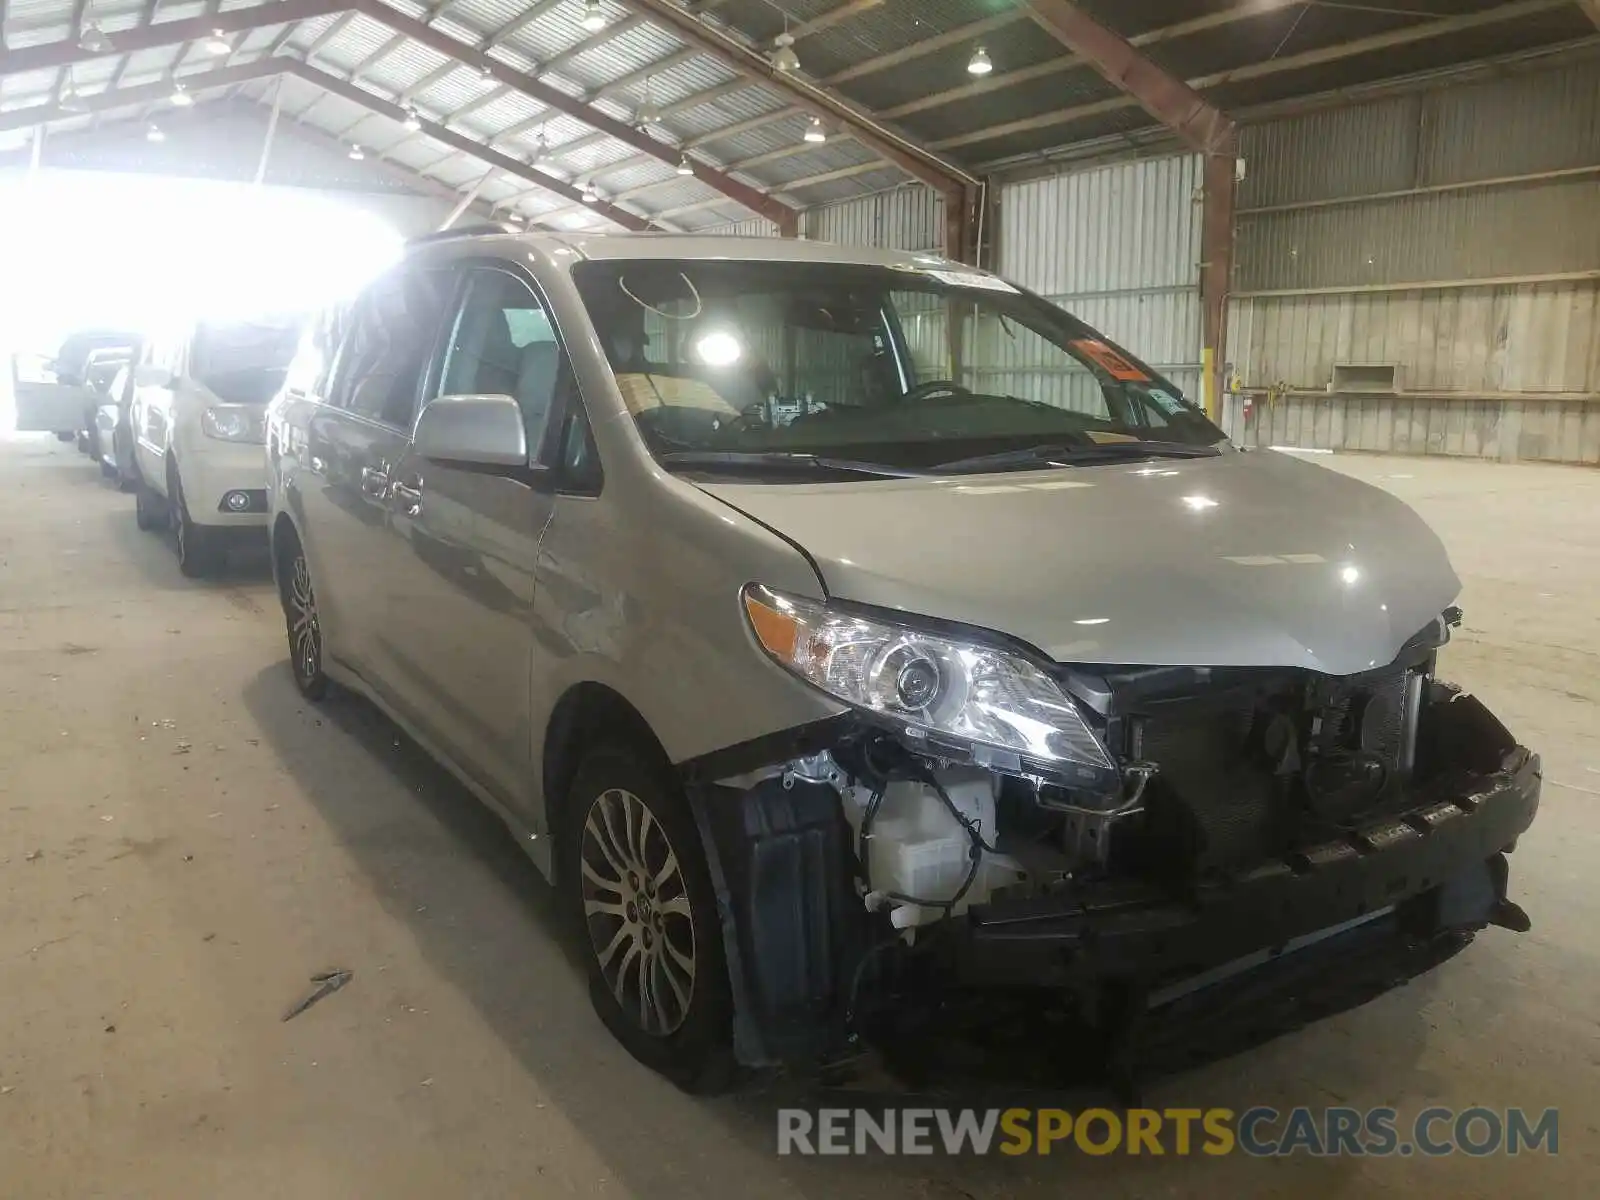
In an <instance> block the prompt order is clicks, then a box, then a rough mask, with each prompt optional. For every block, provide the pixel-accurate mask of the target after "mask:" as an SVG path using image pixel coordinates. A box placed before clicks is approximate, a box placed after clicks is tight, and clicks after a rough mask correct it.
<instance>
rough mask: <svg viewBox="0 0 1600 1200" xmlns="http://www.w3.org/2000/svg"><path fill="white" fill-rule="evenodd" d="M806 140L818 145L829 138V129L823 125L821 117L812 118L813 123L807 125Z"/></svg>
mask: <svg viewBox="0 0 1600 1200" xmlns="http://www.w3.org/2000/svg"><path fill="white" fill-rule="evenodd" d="M805 140H806V141H808V142H811V143H812V144H813V145H817V146H820V145H821V144H822V143H823V142H825V141H827V140H828V131H827V130H826V129H824V128H823V127H822V118H821V117H812V118H811V124H809V125H807V126H806V133H805Z"/></svg>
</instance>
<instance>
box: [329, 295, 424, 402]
mask: <svg viewBox="0 0 1600 1200" xmlns="http://www.w3.org/2000/svg"><path fill="white" fill-rule="evenodd" d="M444 286H445V278H444V277H443V276H441V275H439V274H437V273H434V272H427V271H405V270H400V271H394V272H391V273H390V274H389V275H387V276H385V277H384V278H383V279H380V280H379V281H378V282H377V283H375V284H373V285H372V286H371V287H370V288H368V289H367V291H365V292H364V293H362V295H361V297H360V298H359V299H358V300H357V301H356V303H355V307H354V309H353V310H352V311H351V314H350V324H349V332H348V334H347V335H346V337H345V339H344V342H343V344H342V345H341V346H340V349H339V361H338V364H337V366H336V367H335V369H334V378H333V386H332V388H331V389H330V391H329V396H328V400H329V402H330V403H331V404H333V405H335V406H336V407H339V408H346V409H349V410H350V411H351V412H353V413H357V414H359V415H361V416H363V417H368V418H370V419H372V420H374V421H381V422H383V423H384V424H386V425H393V426H395V427H396V428H399V429H409V428H410V427H411V424H412V422H413V421H414V420H415V418H416V408H417V394H418V392H419V391H420V390H421V376H422V372H423V370H424V368H425V367H426V366H427V364H428V356H429V354H430V353H431V352H432V350H433V344H434V338H435V337H436V335H437V332H438V328H439V320H440V318H441V316H442V315H443V311H444Z"/></svg>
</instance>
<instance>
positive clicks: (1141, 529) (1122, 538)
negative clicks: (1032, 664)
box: [699, 448, 1460, 675]
mask: <svg viewBox="0 0 1600 1200" xmlns="http://www.w3.org/2000/svg"><path fill="white" fill-rule="evenodd" d="M699 486H700V487H702V488H703V489H704V490H705V491H707V492H709V493H710V494H712V495H713V496H716V497H717V498H718V499H720V500H722V501H723V502H724V503H726V504H729V505H731V506H733V507H734V508H737V509H739V510H740V511H742V512H744V513H746V514H747V515H749V516H750V517H752V518H754V519H755V520H757V521H759V522H761V523H762V524H764V525H766V526H768V527H770V528H771V529H773V530H775V531H777V532H778V533H780V534H782V535H783V536H784V537H786V538H788V539H789V540H791V541H793V542H794V543H795V544H796V545H798V546H799V547H801V548H802V549H803V550H804V551H805V552H806V553H807V554H808V555H810V556H811V558H812V560H813V561H814V562H815V563H816V566H817V569H818V571H819V572H820V573H821V576H822V582H823V584H824V585H825V587H826V588H827V591H828V593H829V594H830V595H831V596H834V597H837V598H840V599H846V600H853V601H857V602H860V603H863V604H871V605H877V606H879V607H882V608H888V609H899V610H901V611H904V612H906V613H913V614H918V615H922V616H929V617H937V618H942V619H944V620H949V621H959V622H964V623H966V624H971V625H977V626H982V627H984V628H987V629H993V630H998V631H1000V632H1002V633H1006V634H1009V635H1011V636H1013V637H1018V638H1021V639H1023V640H1025V641H1027V642H1029V643H1031V644H1032V645H1034V646H1036V647H1038V648H1039V649H1040V650H1042V651H1043V652H1044V653H1045V654H1047V655H1049V656H1050V658H1052V659H1054V660H1056V661H1058V662H1081V663H1123V664H1139V665H1165V666H1296V667H1306V668H1308V669H1311V670H1315V671H1320V672H1324V673H1327V674H1334V675H1346V674H1351V673H1353V672H1356V671H1363V670H1366V669H1368V668H1370V667H1375V666H1381V665H1383V664H1384V663H1387V662H1389V661H1391V660H1392V659H1393V658H1394V657H1395V655H1396V654H1398V653H1399V651H1400V647H1401V646H1402V644H1403V643H1404V642H1405V641H1406V640H1407V639H1408V638H1410V637H1411V636H1412V635H1413V634H1415V633H1417V631H1418V630H1420V629H1421V628H1422V627H1423V626H1424V625H1426V624H1427V623H1428V622H1429V621H1431V620H1432V619H1433V618H1435V617H1437V616H1438V615H1439V613H1440V612H1441V611H1442V610H1443V609H1444V608H1445V607H1447V606H1448V605H1449V604H1450V602H1451V601H1452V600H1453V599H1454V598H1455V597H1456V595H1457V593H1458V592H1459V590H1460V581H1459V580H1458V579H1457V578H1456V575H1455V572H1454V571H1453V570H1452V569H1451V566H1450V562H1449V559H1448V558H1447V557H1446V555H1445V551H1444V547H1443V546H1442V545H1441V544H1440V542H1439V539H1438V537H1437V536H1436V535H1435V534H1434V533H1433V531H1432V530H1431V529H1429V528H1428V526H1427V525H1425V524H1424V523H1423V521H1422V519H1421V518H1420V517H1418V516H1417V514H1416V513H1414V512H1413V511H1412V510H1411V509H1410V508H1408V507H1407V506H1406V505H1404V504H1402V503H1401V502H1400V501H1399V500H1396V499H1395V498H1394V497H1393V496H1391V495H1389V494H1388V493H1387V492H1384V491H1381V490H1380V489H1378V488H1375V487H1372V486H1370V485H1368V484H1365V483H1362V482H1360V481H1358V480H1355V479H1351V478H1349V477H1348V476H1345V475H1341V474H1339V473H1337V472H1334V471H1330V470H1327V469H1325V468H1323V467H1319V466H1315V465H1313V464H1311V463H1308V462H1305V461H1303V460H1301V459H1297V458H1295V457H1292V456H1290V455H1285V454H1277V453H1274V452H1271V451H1250V452H1241V451H1237V450H1234V449H1231V448H1229V449H1227V450H1226V451H1225V452H1224V453H1222V454H1220V455H1218V456H1217V457H1215V458H1204V459H1153V460H1149V461H1145V462H1139V463H1132V464H1117V465H1101V466H1086V467H1076V468H1066V469H1051V470H1043V471H1027V472H1010V473H1007V474H999V475H983V476H961V477H944V478H929V479H904V480H902V479H895V480H864V481H861V482H854V481H852V482H846V483H798V484H779V483H764V482H763V483H749V482H733V481H727V480H715V481H705V480H702V481H701V482H700V483H699ZM757 582H759V581H757Z"/></svg>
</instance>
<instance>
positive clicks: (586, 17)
mask: <svg viewBox="0 0 1600 1200" xmlns="http://www.w3.org/2000/svg"><path fill="white" fill-rule="evenodd" d="M578 24H580V25H582V26H583V27H584V28H585V29H587V30H588V31H589V32H590V33H599V32H600V31H601V30H602V29H604V28H605V27H606V14H605V13H603V12H601V11H600V0H583V20H581V21H579V22H578Z"/></svg>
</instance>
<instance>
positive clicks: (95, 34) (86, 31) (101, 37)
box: [78, 21, 116, 54]
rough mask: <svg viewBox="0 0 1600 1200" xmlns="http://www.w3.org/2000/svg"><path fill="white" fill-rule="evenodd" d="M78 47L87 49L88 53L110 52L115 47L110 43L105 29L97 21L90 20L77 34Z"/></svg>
mask: <svg viewBox="0 0 1600 1200" xmlns="http://www.w3.org/2000/svg"><path fill="white" fill-rule="evenodd" d="M78 49H80V50H87V51H88V52H89V53H90V54H110V53H111V51H113V50H114V49H116V47H115V46H113V45H112V44H111V39H110V38H108V37H107V36H106V31H105V30H103V29H101V28H100V26H99V24H98V23H97V22H95V21H90V22H89V23H88V24H86V25H85V26H84V27H83V32H82V33H80V34H79V35H78Z"/></svg>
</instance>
